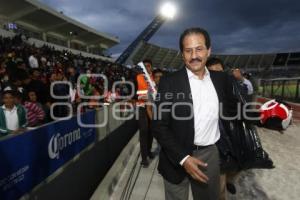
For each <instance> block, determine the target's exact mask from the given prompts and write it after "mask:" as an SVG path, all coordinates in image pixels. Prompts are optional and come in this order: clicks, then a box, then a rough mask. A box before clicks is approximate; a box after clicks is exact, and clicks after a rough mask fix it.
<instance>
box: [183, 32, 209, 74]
mask: <svg viewBox="0 0 300 200" xmlns="http://www.w3.org/2000/svg"><path fill="white" fill-rule="evenodd" d="M210 51H211V49H210V48H209V49H207V48H206V44H205V38H204V36H203V35H202V34H190V35H187V36H185V37H184V39H183V50H182V57H183V61H184V63H185V65H186V66H187V68H188V69H189V70H191V71H192V72H194V73H196V72H199V71H201V70H203V69H204V67H205V64H206V61H207V58H208V57H209V56H210Z"/></svg>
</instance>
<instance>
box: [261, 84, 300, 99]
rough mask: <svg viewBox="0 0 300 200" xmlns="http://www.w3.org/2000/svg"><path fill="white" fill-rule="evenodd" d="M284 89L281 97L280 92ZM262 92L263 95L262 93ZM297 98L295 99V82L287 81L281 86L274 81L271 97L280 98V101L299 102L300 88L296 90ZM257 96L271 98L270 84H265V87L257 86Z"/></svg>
mask: <svg viewBox="0 0 300 200" xmlns="http://www.w3.org/2000/svg"><path fill="white" fill-rule="evenodd" d="M283 89H284V93H283V95H282V90H283ZM263 90H264V93H263ZM298 90H299V91H298V97H296V94H297V81H288V82H286V83H285V84H284V88H283V84H282V82H281V81H275V82H274V85H273V95H272V96H273V97H282V99H286V100H295V101H297V102H300V87H299V88H298ZM258 92H259V94H261V95H263V96H265V97H271V94H272V86H271V83H270V82H269V83H265V85H261V86H259V89H258Z"/></svg>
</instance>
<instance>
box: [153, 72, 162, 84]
mask: <svg viewBox="0 0 300 200" xmlns="http://www.w3.org/2000/svg"><path fill="white" fill-rule="evenodd" d="M162 75H163V74H162V73H161V72H157V73H155V74H154V77H153V79H154V82H155V84H156V85H158V84H159V81H160V78H161V77H162Z"/></svg>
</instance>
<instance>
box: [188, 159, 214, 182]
mask: <svg viewBox="0 0 300 200" xmlns="http://www.w3.org/2000/svg"><path fill="white" fill-rule="evenodd" d="M199 166H200V167H207V163H204V162H202V161H201V160H199V159H197V158H195V157H192V156H189V157H188V158H187V159H186V160H185V161H184V163H183V168H184V169H185V171H186V172H187V173H188V174H189V175H191V177H193V179H195V180H197V181H199V182H202V183H207V181H208V177H207V176H206V175H205V174H204V173H203V172H202V171H201V170H200V169H199Z"/></svg>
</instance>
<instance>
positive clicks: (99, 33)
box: [25, 0, 120, 43]
mask: <svg viewBox="0 0 300 200" xmlns="http://www.w3.org/2000/svg"><path fill="white" fill-rule="evenodd" d="M25 1H26V2H28V3H30V4H32V5H34V6H36V7H38V9H43V10H45V11H47V12H50V13H51V14H53V15H55V16H56V17H59V18H61V19H63V20H65V21H67V22H69V23H71V24H74V25H77V26H79V27H80V28H83V29H86V30H88V31H89V32H92V33H94V34H96V35H99V36H101V37H105V38H107V39H109V40H113V41H114V42H115V43H120V40H119V39H118V38H116V37H113V36H109V35H108V34H106V33H103V32H100V31H97V30H95V29H93V28H91V27H89V26H87V25H85V24H83V23H81V22H79V21H77V20H74V19H72V18H70V17H68V16H66V15H64V14H63V13H60V12H58V11H56V10H55V9H53V8H51V7H49V6H47V5H45V4H42V3H41V2H39V1H37V0H25Z"/></svg>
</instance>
